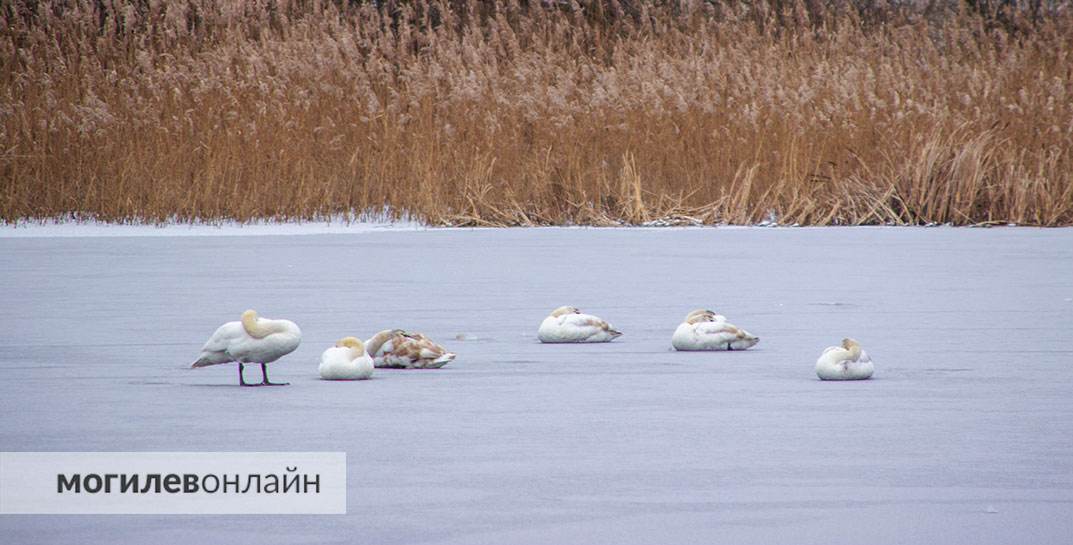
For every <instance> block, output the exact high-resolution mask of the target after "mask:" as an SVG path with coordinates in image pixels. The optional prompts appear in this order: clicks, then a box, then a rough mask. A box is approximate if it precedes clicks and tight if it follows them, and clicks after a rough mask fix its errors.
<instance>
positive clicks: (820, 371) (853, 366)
mask: <svg viewBox="0 0 1073 545" xmlns="http://www.w3.org/2000/svg"><path fill="white" fill-rule="evenodd" d="M873 371H875V367H874V366H873V365H872V359H871V358H869V357H868V354H867V353H866V352H865V351H864V350H862V349H861V345H860V343H858V342H857V341H855V340H853V339H848V338H847V339H842V346H828V347H827V348H826V349H824V351H823V353H822V354H820V359H818V360H816V376H818V377H820V379H822V380H864V379H866V378H869V377H871V376H872V372H873Z"/></svg>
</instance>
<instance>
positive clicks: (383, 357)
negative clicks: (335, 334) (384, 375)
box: [365, 329, 455, 369]
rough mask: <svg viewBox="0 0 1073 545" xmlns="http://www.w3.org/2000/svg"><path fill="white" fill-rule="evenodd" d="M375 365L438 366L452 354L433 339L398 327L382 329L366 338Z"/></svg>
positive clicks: (435, 367) (405, 367)
mask: <svg viewBox="0 0 1073 545" xmlns="http://www.w3.org/2000/svg"><path fill="white" fill-rule="evenodd" d="M365 347H366V350H368V352H369V354H370V355H371V356H372V357H373V364H374V365H376V367H386V368H395V369H439V368H440V367H443V366H444V365H447V364H448V363H451V362H452V361H454V359H455V355H454V354H453V353H451V352H448V351H447V349H446V348H444V347H443V346H441V345H439V344H436V343H434V342H432V339H429V338H428V337H426V336H424V335H422V334H420V333H409V332H406V331H403V330H401V329H385V330H383V331H381V332H380V333H377V334H376V335H373V337H372V338H371V339H369V340H368V341H365Z"/></svg>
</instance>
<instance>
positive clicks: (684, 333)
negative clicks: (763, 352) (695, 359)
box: [671, 309, 760, 351]
mask: <svg viewBox="0 0 1073 545" xmlns="http://www.w3.org/2000/svg"><path fill="white" fill-rule="evenodd" d="M758 342H760V337H757V336H755V335H752V334H750V333H749V332H748V331H745V330H744V329H741V328H739V327H737V326H735V325H734V324H732V323H730V322H728V321H727V319H726V317H725V316H723V315H721V314H716V313H715V312H713V311H710V310H705V309H698V310H694V311H693V312H690V313H689V314H687V315H686V317H685V320H684V321H683V322H682V323H681V324H680V325H679V326H678V328H677V329H675V330H674V335H672V336H671V346H673V347H674V349H675V350H682V351H690V350H745V349H748V348H750V347H752V346H755V345H756V343H758Z"/></svg>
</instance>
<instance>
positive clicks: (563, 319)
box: [537, 306, 622, 343]
mask: <svg viewBox="0 0 1073 545" xmlns="http://www.w3.org/2000/svg"><path fill="white" fill-rule="evenodd" d="M620 335H622V333H621V332H620V331H616V330H615V328H614V327H612V326H611V324H609V323H607V322H606V321H604V320H602V319H600V318H597V317H596V316H592V315H589V314H582V313H581V311H580V310H578V309H577V308H576V307H570V306H566V307H559V308H557V309H555V310H553V311H552V312H551V315H549V316H548V317H547V318H544V321H543V322H541V323H540V329H538V330H537V338H538V339H540V342H542V343H606V342H611V341H613V340H614V339H616V338H618V337H619V336H620Z"/></svg>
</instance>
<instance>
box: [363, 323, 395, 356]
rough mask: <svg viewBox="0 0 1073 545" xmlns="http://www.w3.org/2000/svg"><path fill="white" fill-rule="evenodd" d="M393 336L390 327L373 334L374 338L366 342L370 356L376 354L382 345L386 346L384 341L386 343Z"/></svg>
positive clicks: (366, 348)
mask: <svg viewBox="0 0 1073 545" xmlns="http://www.w3.org/2000/svg"><path fill="white" fill-rule="evenodd" d="M391 337H392V331H391V330H390V329H385V330H383V331H381V332H380V333H377V334H376V335H373V338H371V339H369V340H368V342H366V343H365V351H366V352H367V353H368V354H369V355H370V356H375V355H376V353H377V352H379V351H380V347H381V346H384V343H386V342H387V341H388V339H390V338H391Z"/></svg>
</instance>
